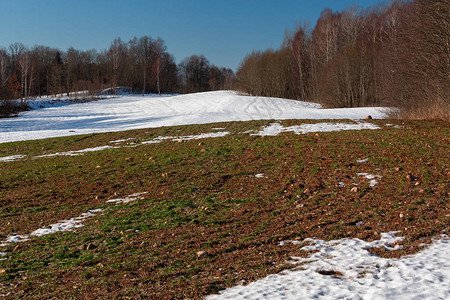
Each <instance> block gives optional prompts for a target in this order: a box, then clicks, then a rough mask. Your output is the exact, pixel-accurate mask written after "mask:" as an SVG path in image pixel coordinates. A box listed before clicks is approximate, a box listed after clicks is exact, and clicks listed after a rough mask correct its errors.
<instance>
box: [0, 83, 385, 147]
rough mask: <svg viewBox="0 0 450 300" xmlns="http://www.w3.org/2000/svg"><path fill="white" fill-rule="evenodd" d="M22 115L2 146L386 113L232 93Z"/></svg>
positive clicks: (128, 100) (1, 130)
mask: <svg viewBox="0 0 450 300" xmlns="http://www.w3.org/2000/svg"><path fill="white" fill-rule="evenodd" d="M61 103H63V104H64V105H61V106H54V107H45V108H42V109H36V110H31V111H26V112H22V113H20V114H19V116H18V117H17V118H4V119H0V143H2V142H13V141H22V140H32V139H42V138H49V137H58V136H68V135H77V134H88V133H95V132H112V131H123V130H129V129H139V128H150V127H161V126H172V125H186V124H205V123H213V122H229V121H248V120H260V119H276V120H281V119H364V118H365V117H366V116H367V115H371V116H372V117H374V118H383V117H384V113H383V108H380V107H378V108H350V109H349V108H347V109H321V107H320V105H319V104H315V103H309V102H301V101H294V100H288V99H279V98H268V97H253V96H243V95H238V94H237V93H235V92H231V91H217V92H206V93H196V94H187V95H178V96H168V97H153V96H137V95H133V96H121V97H117V98H108V99H103V100H98V101H93V102H87V103H72V104H69V105H68V103H67V102H61Z"/></svg>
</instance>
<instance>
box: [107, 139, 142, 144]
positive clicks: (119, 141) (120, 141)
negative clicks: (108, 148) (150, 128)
mask: <svg viewBox="0 0 450 300" xmlns="http://www.w3.org/2000/svg"><path fill="white" fill-rule="evenodd" d="M134 139H135V138H127V139H122V140H115V141H110V142H108V143H110V144H117V143H123V142H128V141H131V140H134Z"/></svg>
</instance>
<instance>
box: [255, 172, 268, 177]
mask: <svg viewBox="0 0 450 300" xmlns="http://www.w3.org/2000/svg"><path fill="white" fill-rule="evenodd" d="M255 177H256V178H265V177H266V176H264V174H262V173H261V174H256V175H255Z"/></svg>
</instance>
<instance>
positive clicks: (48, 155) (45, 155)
mask: <svg viewBox="0 0 450 300" xmlns="http://www.w3.org/2000/svg"><path fill="white" fill-rule="evenodd" d="M115 148H118V147H113V146H99V147H94V148H86V149H82V150H76V151H67V152H58V153H52V154H44V155H38V156H35V157H34V158H44V157H53V156H78V155H83V154H84V153H86V152H96V151H102V150H105V149H115Z"/></svg>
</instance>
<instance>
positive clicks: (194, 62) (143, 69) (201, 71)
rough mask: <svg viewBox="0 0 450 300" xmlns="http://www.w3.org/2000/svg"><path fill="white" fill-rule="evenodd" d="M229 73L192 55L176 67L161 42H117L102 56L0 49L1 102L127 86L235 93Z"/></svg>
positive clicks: (39, 49)
mask: <svg viewBox="0 0 450 300" xmlns="http://www.w3.org/2000/svg"><path fill="white" fill-rule="evenodd" d="M233 80H234V73H233V71H232V70H231V69H227V68H219V67H217V66H215V65H213V64H211V63H210V62H209V61H208V60H207V59H206V58H205V57H204V56H203V55H192V56H191V57H187V58H186V59H184V60H183V61H182V62H181V63H180V65H177V64H176V62H175V59H174V57H173V55H171V54H170V53H168V51H167V47H166V45H165V43H164V41H163V40H162V39H161V38H157V39H153V38H152V37H149V36H144V37H141V38H136V37H135V38H133V39H131V40H130V41H128V42H124V41H122V40H121V39H120V38H118V39H116V40H114V41H113V42H112V43H111V45H110V47H109V49H107V50H104V51H101V52H99V51H97V50H87V51H80V50H76V49H74V48H69V49H68V50H67V51H61V50H60V49H56V48H50V47H47V46H34V47H32V48H28V47H26V46H24V45H23V44H21V43H15V44H12V45H10V46H9V47H8V48H0V100H1V101H2V102H3V104H5V102H6V101H5V100H9V99H27V98H29V97H35V96H42V95H55V94H64V93H70V92H76V91H89V92H90V94H94V93H97V92H99V91H102V90H103V89H106V88H114V87H117V86H126V87H129V88H131V89H132V90H133V91H134V92H138V93H180V92H181V93H183V92H201V91H207V90H217V89H232V88H233Z"/></svg>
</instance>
